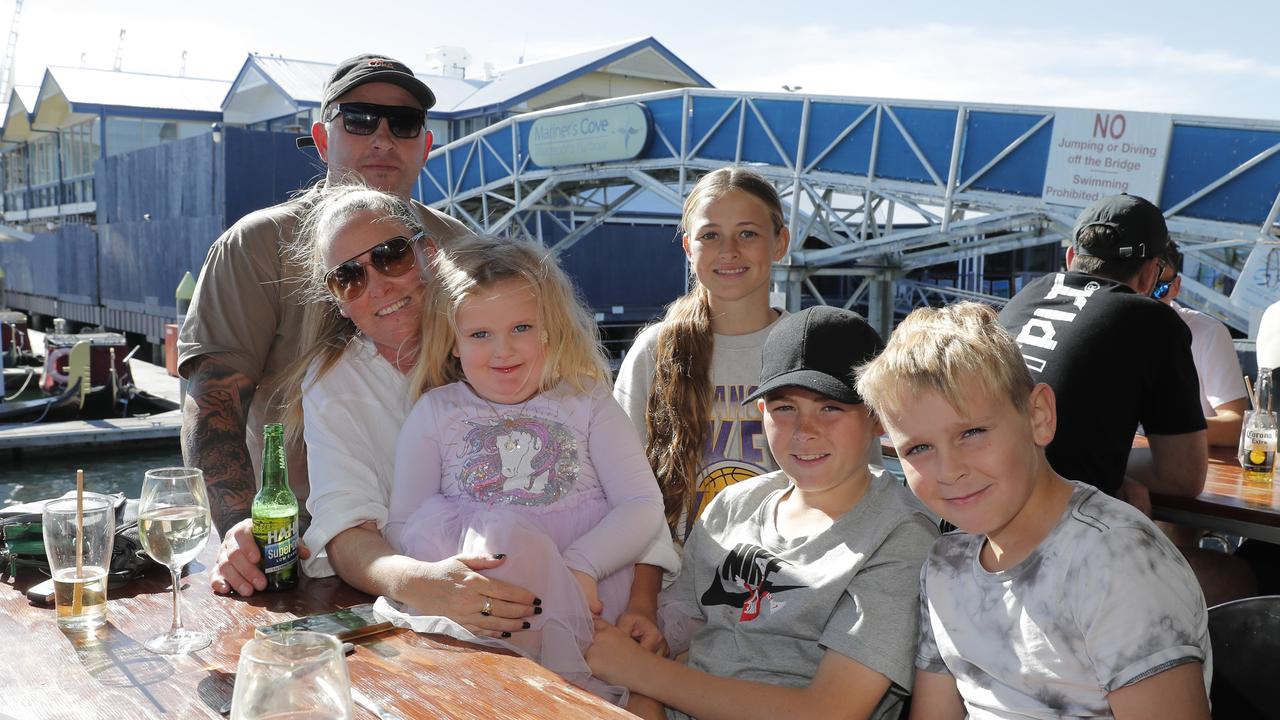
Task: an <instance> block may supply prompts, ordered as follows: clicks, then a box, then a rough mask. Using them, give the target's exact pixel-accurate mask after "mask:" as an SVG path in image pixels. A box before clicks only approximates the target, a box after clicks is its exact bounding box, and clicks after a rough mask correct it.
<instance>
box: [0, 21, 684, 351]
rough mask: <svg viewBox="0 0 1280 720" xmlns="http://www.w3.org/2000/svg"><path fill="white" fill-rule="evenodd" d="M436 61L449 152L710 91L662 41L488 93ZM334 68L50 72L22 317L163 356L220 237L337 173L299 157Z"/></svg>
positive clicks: (8, 182)
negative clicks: (632, 100)
mask: <svg viewBox="0 0 1280 720" xmlns="http://www.w3.org/2000/svg"><path fill="white" fill-rule="evenodd" d="M428 55H429V57H431V58H433V59H434V60H435V68H434V69H435V72H434V73H431V72H428V73H420V76H421V77H422V79H423V80H424V81H426V82H427V83H428V84H429V85H430V86H431V88H432V89H433V91H434V92H435V93H436V96H437V98H438V102H437V105H436V107H435V108H433V110H432V111H431V114H430V115H431V116H430V118H429V121H428V123H429V129H430V130H431V131H432V133H433V135H434V136H435V138H436V143H437V144H443V143H445V142H448V141H449V140H450V139H452V138H456V137H459V136H462V135H465V134H468V133H471V132H473V131H475V130H477V129H482V128H483V127H486V126H487V125H489V124H492V123H494V122H500V121H502V120H504V119H506V118H509V117H512V116H515V115H519V114H521V113H524V112H529V111H536V110H544V109H547V108H553V107H557V106H561V105H566V104H572V103H578V102H582V101H584V100H595V99H601V98H614V97H619V96H622V95H629V94H636V93H648V92H655V91H669V90H672V89H679V88H685V87H709V86H710V84H709V83H708V82H707V81H706V79H705V78H703V77H701V76H700V75H698V74H697V73H696V72H694V71H693V70H692V69H691V68H689V67H688V66H687V65H686V64H685V63H684V62H683V61H681V60H680V59H679V58H677V57H676V56H675V55H674V54H673V53H671V52H670V51H669V50H667V49H666V48H665V47H664V46H662V44H661V43H659V42H657V41H656V40H654V39H653V38H644V39H639V40H634V41H628V42H624V43H616V44H613V45H609V46H606V47H602V48H599V49H596V50H593V51H589V52H584V53H578V54H575V55H572V56H567V57H562V58H554V59H551V60H547V61H542V62H532V63H527V64H521V65H517V66H515V67H513V68H508V69H504V70H494V69H492V68H489V67H486V68H484V70H483V71H481V72H479V73H476V75H477V76H475V77H472V76H471V73H470V72H469V71H468V67H469V59H468V58H467V57H466V53H465V51H464V50H461V49H460V48H439V49H437V50H435V51H432V52H431V53H429V54H428ZM335 60H336V59H335ZM415 64H416V63H415ZM333 68H334V63H332V62H313V61H306V60H293V59H286V58H281V57H278V56H272V55H260V54H250V55H249V56H248V57H247V58H246V60H245V62H244V64H243V65H242V67H241V68H240V71H239V72H238V73H237V75H236V77H235V78H234V79H232V80H230V81H222V80H207V79H197V78H186V77H173V76H163V75H150V74H143V73H126V72H118V71H104V70H91V69H83V68H62V67H52V68H49V69H48V70H47V72H46V73H45V76H44V79H43V81H42V83H41V85H40V87H39V88H23V87H20V88H17V89H16V90H15V91H14V92H13V93H12V94H11V96H10V98H9V106H8V108H7V111H6V112H5V114H4V126H3V128H0V169H2V171H0V177H3V179H4V193H3V217H4V223H3V225H0V238H7V239H9V240H12V241H13V242H8V243H0V269H2V270H3V271H4V272H5V273H6V284H7V289H8V294H7V295H8V303H9V305H11V306H13V307H15V308H18V309H22V310H26V311H28V312H30V313H32V314H33V315H35V316H36V317H35V318H34V320H35V323H36V325H37V326H39V324H40V323H41V322H42V321H43V319H44V318H45V317H54V316H57V317H63V318H66V319H68V320H71V321H73V322H74V323H80V324H86V325H102V326H105V327H107V328H110V329H113V330H118V331H123V332H126V333H130V334H131V336H132V338H133V340H134V341H135V342H143V341H146V342H150V343H159V342H160V341H161V339H162V333H163V325H164V324H165V323H167V322H172V321H173V318H174V317H175V315H176V307H175V302H174V300H173V289H174V287H175V286H176V285H177V282H178V280H179V279H180V278H181V277H182V274H183V273H184V272H188V271H190V272H192V273H193V274H196V273H198V272H199V269H200V265H201V263H202V262H203V259H204V256H205V253H206V252H207V250H208V246H209V244H210V243H211V242H212V241H213V240H214V239H215V238H216V237H217V236H218V235H219V234H220V233H221V232H222V230H224V229H225V228H226V227H227V226H228V225H230V224H231V223H234V222H235V221H236V220H237V219H238V218H240V217H241V216H243V215H244V214H245V213H247V212H250V211H252V210H254V209H257V208H260V207H265V206H267V205H271V204H273V203H276V202H280V201H282V200H283V199H285V197H287V196H288V194H289V193H290V192H293V191H295V190H297V189H299V188H301V187H304V186H306V185H307V184H309V183H310V182H311V181H312V180H313V179H314V178H316V177H317V176H318V175H319V174H321V173H322V172H323V166H322V164H321V163H320V162H319V159H318V158H317V157H316V156H315V154H314V151H310V150H308V151H299V150H298V149H297V148H296V147H295V146H294V142H293V141H294V139H295V138H296V137H297V136H298V135H302V134H306V133H308V132H310V126H311V124H312V123H313V122H315V121H316V120H318V115H319V106H320V101H321V96H322V91H323V87H324V82H325V80H326V79H327V78H328V76H329V74H330V73H331V72H332V71H333Z"/></svg>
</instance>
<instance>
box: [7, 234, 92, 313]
mask: <svg viewBox="0 0 1280 720" xmlns="http://www.w3.org/2000/svg"><path fill="white" fill-rule="evenodd" d="M95 243H96V238H95V236H94V233H93V231H92V230H91V229H90V228H89V226H88V225H64V226H63V227H60V228H58V229H57V230H54V231H52V232H45V233H39V234H37V235H36V236H35V239H34V240H32V241H31V242H7V243H0V268H4V272H5V285H6V286H7V287H8V289H10V290H14V291H16V292H25V293H31V294H34V295H45V296H48V297H61V298H62V299H63V300H67V301H70V302H79V303H85V304H96V303H97V301H98V266H97V249H96V247H95Z"/></svg>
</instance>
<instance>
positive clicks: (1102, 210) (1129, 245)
mask: <svg viewBox="0 0 1280 720" xmlns="http://www.w3.org/2000/svg"><path fill="white" fill-rule="evenodd" d="M1088 227H1102V228H1107V229H1109V230H1111V232H1109V233H1099V234H1097V235H1095V236H1094V237H1093V238H1092V239H1091V242H1090V243H1089V246H1088V247H1084V246H1082V245H1081V243H1080V233H1081V232H1082V231H1083V230H1084V229H1085V228H1088ZM1168 244H1169V227H1168V226H1167V225H1165V222H1164V213H1162V212H1160V208H1158V207H1156V206H1155V205H1152V204H1151V203H1150V202H1149V201H1147V200H1144V199H1143V198H1140V197H1138V196H1137V195H1129V194H1128V193H1121V194H1120V195H1111V196H1109V197H1104V198H1101V199H1100V200H1098V201H1097V202H1095V203H1094V204H1092V205H1090V206H1089V207H1087V208H1085V209H1084V212H1082V213H1080V217H1079V218H1077V219H1076V231H1075V239H1074V242H1073V243H1072V246H1073V247H1074V249H1075V253H1076V254H1077V255H1083V256H1085V257H1096V258H1098V259H1100V260H1127V259H1129V258H1153V257H1157V256H1159V255H1160V254H1162V253H1163V252H1164V250H1165V247H1166V246H1167V245H1168Z"/></svg>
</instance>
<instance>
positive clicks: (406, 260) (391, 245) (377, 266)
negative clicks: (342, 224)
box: [324, 232, 426, 302]
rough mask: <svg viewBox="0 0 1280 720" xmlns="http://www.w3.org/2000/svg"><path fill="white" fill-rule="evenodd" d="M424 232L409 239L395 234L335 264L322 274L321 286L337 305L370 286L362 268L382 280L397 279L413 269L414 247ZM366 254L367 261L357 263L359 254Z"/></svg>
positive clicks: (354, 296)
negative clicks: (322, 285) (375, 271)
mask: <svg viewBox="0 0 1280 720" xmlns="http://www.w3.org/2000/svg"><path fill="white" fill-rule="evenodd" d="M425 234H426V233H421V232H420V233H418V234H416V235H414V236H413V237H411V238H407V237H405V236H403V235H397V236H395V237H393V238H391V239H390V240H386V241H384V242H380V243H378V244H377V245H374V246H373V247H372V248H370V249H368V250H365V251H364V252H362V253H360V255H356V256H355V257H353V258H351V259H350V260H347V261H346V262H341V263H338V264H337V265H335V266H333V269H331V270H329V272H327V273H325V274H324V286H325V287H326V288H328V290H329V294H331V295H333V297H334V298H335V299H337V300H338V301H339V302H351V301H352V300H355V299H356V298H358V297H360V296H361V295H363V294H364V290H365V288H366V287H368V286H369V274H368V272H367V271H366V270H365V266H366V265H368V266H372V267H373V269H374V270H377V271H378V272H379V273H381V274H382V275H383V276H384V277H400V276H401V275H404V274H405V273H407V272H409V271H410V270H412V269H413V266H414V265H415V264H416V263H415V261H414V254H413V244H414V243H416V242H417V241H419V240H421V239H422V238H423V237H424V236H425ZM365 253H368V255H369V262H367V263H365V262H360V257H361V255H364V254H365Z"/></svg>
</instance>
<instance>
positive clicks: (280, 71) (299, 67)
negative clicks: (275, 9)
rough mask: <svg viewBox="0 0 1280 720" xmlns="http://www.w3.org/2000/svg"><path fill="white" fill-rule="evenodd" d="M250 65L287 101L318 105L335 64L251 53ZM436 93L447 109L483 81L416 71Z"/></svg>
mask: <svg viewBox="0 0 1280 720" xmlns="http://www.w3.org/2000/svg"><path fill="white" fill-rule="evenodd" d="M252 62H253V64H254V65H255V66H256V67H257V68H258V70H259V71H260V72H262V74H264V75H266V76H267V79H268V80H269V81H270V82H271V83H273V84H275V86H276V87H278V88H279V89H280V91H281V92H283V93H284V94H285V95H286V96H287V97H288V98H289V99H290V100H292V101H294V102H295V103H299V104H311V105H319V104H320V101H321V100H322V99H323V98H324V84H325V81H326V80H328V79H329V75H331V74H332V73H333V69H334V68H335V67H337V63H322V62H313V61H311V60H292V59H289V58H283V57H277V56H272V55H254V56H252ZM415 74H416V75H417V76H418V78H419V79H420V80H422V82H424V83H426V84H427V87H429V88H431V92H433V93H435V95H436V109H437V110H447V109H448V108H451V107H453V106H454V105H457V104H458V103H459V102H461V101H462V100H463V99H465V98H466V97H467V96H469V95H471V94H472V93H474V92H475V91H476V90H477V89H479V88H481V87H483V86H484V85H485V81H483V80H464V79H462V78H453V77H443V76H440V75H425V74H423V73H415Z"/></svg>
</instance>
